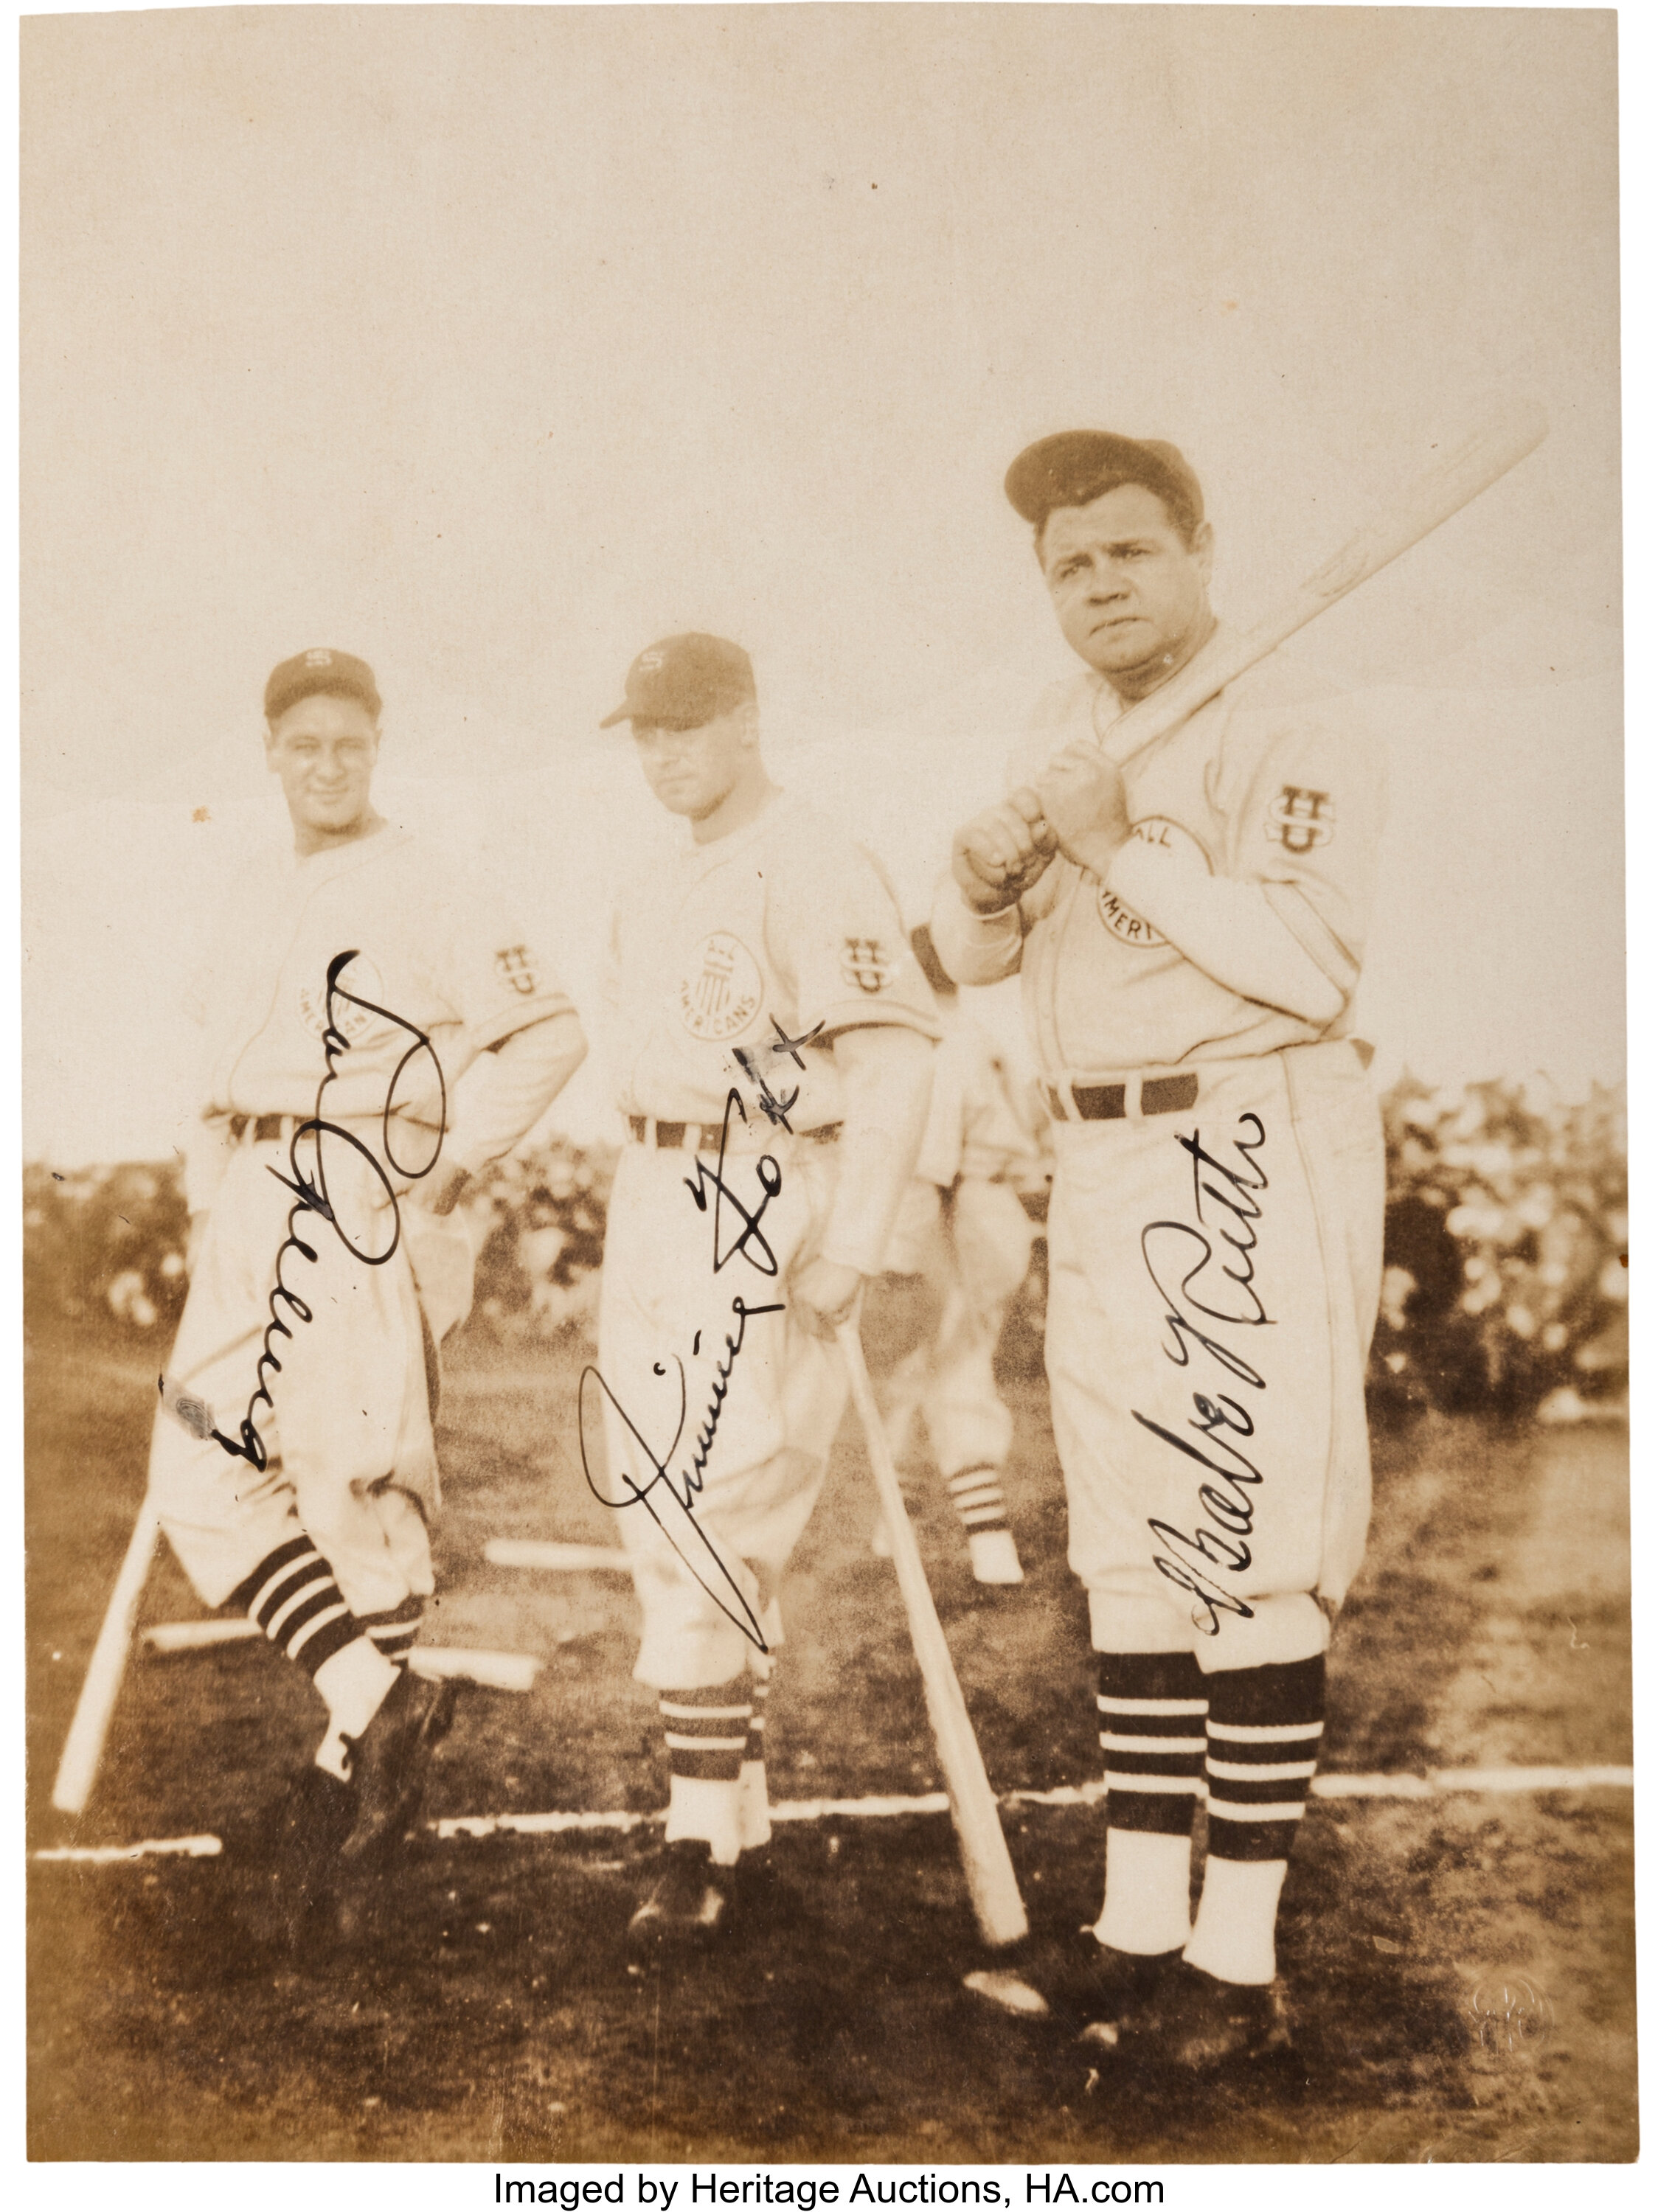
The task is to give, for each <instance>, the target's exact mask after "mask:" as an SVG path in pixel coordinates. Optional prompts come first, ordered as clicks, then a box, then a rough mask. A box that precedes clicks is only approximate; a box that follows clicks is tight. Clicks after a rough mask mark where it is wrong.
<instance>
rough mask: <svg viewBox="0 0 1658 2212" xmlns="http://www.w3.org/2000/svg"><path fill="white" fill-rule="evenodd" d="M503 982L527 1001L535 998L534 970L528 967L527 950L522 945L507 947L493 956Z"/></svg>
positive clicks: (528, 957)
mask: <svg viewBox="0 0 1658 2212" xmlns="http://www.w3.org/2000/svg"><path fill="white" fill-rule="evenodd" d="M495 964H496V966H497V968H498V969H500V971H501V975H502V979H503V981H505V982H508V983H510V984H511V986H512V987H513V989H514V990H515V991H517V992H520V993H521V994H522V995H523V996H524V997H525V998H527V999H533V997H534V996H535V970H534V969H533V968H532V967H531V965H530V956H529V951H528V949H527V947H526V946H524V945H508V946H507V947H506V948H505V950H504V951H500V952H497V954H496V956H495Z"/></svg>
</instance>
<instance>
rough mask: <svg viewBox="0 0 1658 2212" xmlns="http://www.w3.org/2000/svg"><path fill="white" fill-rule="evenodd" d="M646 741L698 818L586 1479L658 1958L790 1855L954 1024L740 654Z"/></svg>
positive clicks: (632, 718)
mask: <svg viewBox="0 0 1658 2212" xmlns="http://www.w3.org/2000/svg"><path fill="white" fill-rule="evenodd" d="M624 720H625V721H628V722H631V725H632V731H633V738H634V742H635V744H636V745H637V750H638V754H639V760H640V764H641V766H642V768H643V770H644V774H645V778H646V781H648V782H649V785H650V787H651V789H652V791H653V792H654V793H655V796H656V797H657V799H660V800H661V803H662V805H664V806H665V807H667V810H668V811H669V812H670V813H673V814H675V815H678V816H680V817H681V818H682V819H683V820H684V822H685V823H686V835H685V838H684V842H683V844H682V846H681V847H680V849H679V851H678V852H677V854H674V855H673V856H671V857H670V858H669V859H668V860H667V861H666V862H665V863H664V864H663V865H661V866H654V867H652V868H651V869H650V870H649V872H647V873H644V874H643V875H642V877H641V879H640V880H639V881H637V882H635V883H631V884H627V885H626V886H625V888H624V890H622V892H621V894H620V896H619V900H618V902H617V906H616V911H615V916H614V922H613V932H612V938H611V963H610V979H609V987H608V992H607V995H608V999H609V1003H610V1008H611V1016H612V1036H613V1056H614V1063H615V1069H616V1101H617V1104H618V1106H619V1109H620V1110H621V1113H622V1115H623V1117H624V1120H625V1127H626V1129H627V1132H628V1139H629V1141H628V1142H627V1144H626V1145H625V1146H624V1148H623V1152H622V1157H621V1160H620V1162H619V1166H618V1169H617V1174H616V1181H615V1184H614V1187H613V1190H612V1193H611V1199H610V1209H609V1217H608V1221H607V1230H606V1237H605V1261H604V1275H603V1282H602V1286H601V1290H600V1308H599V1358H598V1364H597V1366H596V1367H595V1368H594V1369H590V1370H588V1374H587V1376H585V1377H584V1378H583V1384H582V1448H583V1455H584V1458H585V1460H586V1462H587V1465H588V1474H589V1480H591V1481H592V1482H593V1484H594V1488H595V1490H596V1491H597V1492H599V1494H600V1496H601V1497H603V1498H606V1500H607V1503H609V1504H613V1505H614V1506H615V1507H616V1508H617V1518H618V1520H619V1523H620V1532H619V1533H620V1534H621V1537H622V1541H623V1542H624V1544H625V1546H626V1548H627V1553H628V1558H629V1563H630V1565H631V1568H632V1571H633V1578H634V1583H635V1587H636V1589H637V1592H638V1596H639V1601H640V1605H641V1607H642V1608H643V1616H644V1620H643V1640H642V1643H641V1646H640V1651H639V1658H638V1663H637V1668H636V1669H635V1674H636V1677H637V1679H638V1680H642V1681H644V1682H648V1683H650V1684H651V1685H653V1686H655V1688H656V1689H657V1690H658V1691H659V1692H661V1714H662V1721H663V1727H664V1733H665V1736H666V1740H667V1764H668V1772H669V1785H668V1788H669V1796H668V1811H667V1856H666V1859H665V1862H664V1864H663V1867H662V1869H661V1879H660V1880H659V1881H658V1882H657V1884H656V1886H655V1889H654V1890H653V1891H652V1893H651V1894H650V1895H649V1898H647V1899H646V1900H645V1901H644V1903H643V1905H641V1906H640V1909H639V1911H637V1913H636V1914H635V1916H634V1918H633V1921H632V1923H631V1929H630V1941H631V1942H632V1943H633V1944H634V1945H635V1946H636V1948H637V1947H643V1946H651V1945H655V1944H656V1943H658V1942H683V1941H686V1940H704V1939H707V1938H709V1937H711V1936H716V1935H717V1934H718V1933H719V1932H720V1931H721V1930H722V1929H723V1928H725V1927H726V1926H727V1925H728V1920H729V1914H730V1907H731V1900H732V1898H733V1894H734V1887H733V1875H732V1869H734V1868H735V1864H736V1863H737V1860H738V1857H739V1855H740V1854H741V1852H743V1851H745V1850H755V1849H758V1848H759V1847H760V1846H761V1845H763V1844H765V1842H767V1841H768V1840H769V1838H770V1834H771V1824H770V1820H769V1817H768V1814H767V1809H766V1793H765V1765H764V1748H763V1745H764V1737H763V1729H764V1716H765V1696H766V1691H767V1687H768V1683H769V1679H770V1675H771V1665H772V1655H773V1654H774V1652H775V1651H776V1650H777V1644H778V1643H779V1641H780V1638H781V1622H780V1620H779V1615H778V1608H777V1590H778V1586H779V1583H780V1582H781V1580H782V1577H783V1571H784V1569H785V1567H786V1566H787V1565H788V1561H789V1553H790V1552H791V1551H792V1550H793V1548H794V1546H795V1542H796V1541H798V1539H799V1537H800V1534H801V1532H802V1529H803V1528H805V1526H806V1523H807V1521H808V1518H809V1517H810V1515H811V1512H812V1509H813V1506H814V1504H815V1503H816V1500H817V1497H818V1493H819V1491H820V1487H821V1486H822V1482H823V1476H824V1472H825V1468H826V1464H827V1461H828V1455H829V1450H830V1447H831V1445H832V1443H833V1441H834V1436H835V1431H836V1429H837V1428H838V1425H839V1421H840V1417H841V1413H842V1411H843V1409H844V1403H845V1397H846V1390H847V1384H846V1381H845V1376H844V1370H843V1369H842V1365H841V1362H840V1358H839V1355H838V1351H837V1349H836V1347H835V1346H834V1343H833V1341H832V1335H833V1330H834V1328H835V1326H836V1325H837V1324H838V1322H842V1321H844V1320H845V1319H846V1318H847V1317H848V1316H850V1315H851V1314H852V1313H853V1312H854V1310H856V1305H857V1302H858V1299H859V1296H860V1293H861V1291H862V1289H863V1284H864V1282H865V1280H866V1279H868V1278H869V1276H871V1275H874V1274H876V1273H880V1272H881V1267H882V1263H883V1255H884V1254H885V1252H886V1249H887V1240H888V1237H889V1236H890V1233H891V1231H892V1226H893V1218H894V1217H895V1215H896V1212H897V1210H898V1206H899V1200H900V1197H901V1196H902V1194H903V1192H904V1189H905V1184H906V1182H908V1180H909V1177H910V1174H911V1169H912V1167H913V1165H914V1162H915V1157H916V1152H917V1147H918V1146H919V1144H920V1142H921V1137H922V1132H923V1127H924V1125H925V1122H926V1117H927V1103H928V1096H929V1092H930V1085H931V1075H932V1065H931V1064H932V1058H933V1051H934V1041H935V1039H936V1036H937V1035H938V1023H937V1019H936V1015H935V1012H934V1010H933V1004H932V998H931V994H930V992H929V990H928V988H927V985H926V983H925V981H924V980H923V977H922V975H921V972H920V969H918V968H917V965H916V963H915V958H914V956H913V954H912V953H911V950H910V946H909V944H908V942H907V940H906V939H905V935H904V932H903V927H902V924H901V921H900V920H899V913H898V909H897V907H896V904H895V902H894V901H893V896H892V893H891V891H890V890H889V888H888V887H887V884H886V882H885V880H884V878H882V876H881V873H880V872H879V870H878V868H877V867H876V866H875V863H874V862H873V861H872V860H870V859H869V856H868V855H867V854H865V853H863V851H861V850H860V849H859V848H857V847H856V845H854V844H853V843H852V842H850V840H849V839H848V838H847V837H846V836H844V834H843V833H842V832H841V831H840V830H838V829H837V828H836V827H835V826H834V825H833V824H832V823H830V822H829V821H827V820H826V819H825V818H824V817H822V816H820V815H819V814H818V813H817V812H816V811H814V809H813V808H811V807H810V806H808V805H805V804H804V803H803V802H802V801H801V800H799V799H795V798H792V797H790V796H789V795H788V794H787V793H783V792H781V791H779V790H778V789H777V787H776V786H775V785H774V784H773V783H772V782H771V779H770V777H769V776H768V775H767V773H766V769H765V762H764V759H763V757H762V756H761V752H760V747H759V716H758V708H757V705H756V701H755V692H754V679H753V670H752V667H751V665H750V663H749V659H748V656H747V653H744V652H743V651H742V649H741V647H739V646H736V645H734V644H731V643H729V642H728V641H726V640H724V639H721V638H716V637H710V636H707V635H703V634H700V633H692V634H690V635H680V636H676V637H670V638H667V639H664V640H663V641H661V642H660V643H659V644H656V645H654V646H652V647H649V649H648V650H647V651H645V652H643V653H641V654H640V655H639V657H638V659H637V660H636V661H635V662H634V664H633V665H632V667H631V669H630V671H628V677H627V686H626V697H625V701H624V702H623V704H622V705H621V706H620V707H619V708H617V710H616V712H615V713H614V714H612V715H611V716H610V717H609V718H608V721H607V725H606V726H609V724H611V723H616V722H619V721H624ZM601 1437H602V1443H601V1441H600V1439H601Z"/></svg>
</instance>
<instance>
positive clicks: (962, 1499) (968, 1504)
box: [946, 1464, 1008, 1532]
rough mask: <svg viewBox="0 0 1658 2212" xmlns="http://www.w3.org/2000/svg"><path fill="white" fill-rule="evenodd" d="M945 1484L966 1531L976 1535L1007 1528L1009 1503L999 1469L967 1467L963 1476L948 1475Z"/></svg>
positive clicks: (962, 1473) (961, 1473)
mask: <svg viewBox="0 0 1658 2212" xmlns="http://www.w3.org/2000/svg"><path fill="white" fill-rule="evenodd" d="M946 1485H947V1487H948V1490H949V1493H950V1502H951V1504H953V1505H954V1507H955V1510H956V1512H957V1514H958V1515H959V1516H960V1521H961V1525H962V1527H963V1528H967V1529H971V1530H972V1531H974V1532H977V1531H978V1530H979V1529H981V1528H1006V1527H1007V1525H1008V1501H1007V1500H1006V1498H1003V1495H1002V1470H1001V1468H999V1467H991V1466H990V1465H988V1464H986V1465H985V1466H983V1467H964V1468H962V1470H961V1472H960V1474H952V1475H948V1476H947V1477H946Z"/></svg>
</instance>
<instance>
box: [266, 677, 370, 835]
mask: <svg viewBox="0 0 1658 2212" xmlns="http://www.w3.org/2000/svg"><path fill="white" fill-rule="evenodd" d="M379 751H380V729H379V726H378V724H377V723H376V722H375V718H374V716H373V715H372V714H370V713H369V709H368V708H366V707H365V706H364V705H363V702H362V701H361V700H360V699H337V698H335V697H333V696H332V694H330V693H328V692H326V691H325V692H319V693H317V694H316V696H314V697H313V698H310V699H301V700H299V701H298V702H296V704H295V705H293V706H291V707H290V708H289V709H288V712H287V713H286V714H283V715H282V716H281V717H280V719H279V720H277V721H275V722H273V723H272V724H271V727H270V730H269V732H267V734H266V737H265V760H266V762H267V763H268V764H269V766H270V769H271V774H272V775H275V776H277V777H278V778H279V779H280V781H281V783H282V795H283V798H284V799H286V800H287V801H288V811H289V813H290V815H291V816H292V817H293V822H294V827H295V829H296V830H298V831H299V833H300V835H301V836H302V837H316V838H320V839H322V840H324V841H325V842H326V841H330V840H332V839H335V838H345V837H350V836H355V835H357V832H358V831H359V830H360V829H361V828H362V826H363V823H364V822H365V820H366V819H367V817H368V815H369V783H370V781H371V780H372V778H373V775H374V772H375V759H376V757H377V756H378V754H379Z"/></svg>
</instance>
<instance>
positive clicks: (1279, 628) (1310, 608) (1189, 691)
mask: <svg viewBox="0 0 1658 2212" xmlns="http://www.w3.org/2000/svg"><path fill="white" fill-rule="evenodd" d="M1548 435H1549V418H1548V416H1546V415H1545V413H1544V411H1543V409H1542V407H1541V406H1540V405H1539V404H1538V403H1537V402H1536V401H1535V400H1522V401H1518V402H1516V403H1515V404H1514V405H1513V406H1511V407H1509V408H1507V409H1505V410H1503V411H1502V412H1501V413H1499V414H1496V415H1493V416H1491V417H1490V419H1489V420H1488V421H1487V422H1484V424H1482V425H1481V427H1480V428H1478V429H1476V430H1474V431H1472V432H1471V433H1470V435H1468V436H1467V437H1466V438H1464V439H1463V440H1462V441H1461V443H1460V445H1455V446H1453V447H1449V448H1448V450H1447V451H1446V452H1445V453H1442V455H1441V456H1440V458H1439V459H1437V460H1436V461H1435V462H1434V463H1433V465H1431V467H1429V468H1426V469H1424V470H1423V471H1422V473H1421V474H1420V475H1419V476H1417V477H1412V478H1411V481H1410V482H1409V483H1406V484H1405V485H1404V486H1403V487H1402V488H1401V489H1399V491H1398V492H1397V493H1396V494H1395V495H1394V496H1393V498H1392V499H1390V500H1389V501H1387V503H1386V505H1385V506H1384V507H1382V508H1381V511H1380V512H1379V513H1376V514H1375V515H1373V516H1372V517H1371V519H1370V520H1369V521H1368V522H1367V523H1364V524H1362V526H1361V527H1360V528H1358V529H1357V530H1356V531H1355V532H1353V534H1352V536H1351V537H1350V538H1348V540H1347V541H1346V543H1345V544H1344V545H1341V546H1339V547H1338V549H1337V550H1336V551H1335V552H1333V553H1332V555H1331V556H1330V557H1329V559H1328V560H1327V561H1325V562H1321V563H1320V566H1319V567H1318V568H1315V569H1314V571H1313V573H1312V574H1311V575H1310V576H1308V578H1307V579H1306V580H1304V581H1303V582H1302V583H1301V584H1299V585H1298V586H1296V588H1295V591H1293V592H1291V593H1290V595H1289V598H1288V599H1285V600H1284V601H1283V604H1282V605H1279V606H1277V607H1275V608H1274V609H1273V611H1272V612H1271V614H1269V615H1268V616H1267V617H1265V620H1264V621H1261V622H1258V623H1256V624H1255V626H1254V628H1253V629H1248V630H1244V631H1242V632H1240V635H1238V636H1237V637H1235V638H1233V639H1231V640H1230V641H1228V644H1227V647H1226V649H1225V650H1224V651H1222V652H1221V653H1216V654H1214V655H1209V654H1205V653H1199V654H1198V659H1196V660H1194V661H1188V662H1187V664H1186V666H1185V667H1184V668H1183V669H1181V671H1180V672H1179V675H1178V676H1172V677H1171V678H1169V680H1168V682H1167V684H1163V685H1161V687H1160V688H1159V689H1158V690H1155V691H1154V692H1152V693H1151V694H1150V695H1149V696H1148V697H1147V698H1144V699H1142V700H1140V701H1138V702H1137V703H1136V704H1135V705H1134V706H1132V707H1131V708H1129V710H1128V712H1127V713H1126V714H1123V715H1121V716H1119V719H1118V720H1116V721H1115V722H1113V723H1112V725H1111V726H1110V728H1109V730H1107V731H1106V732H1105V734H1104V737H1103V738H1102V743H1103V744H1104V747H1105V750H1106V752H1107V753H1108V754H1109V755H1110V757H1111V758H1112V760H1114V761H1115V762H1116V763H1118V765H1119V767H1120V766H1121V765H1122V763H1124V762H1125V761H1128V760H1131V759H1132V758H1133V757H1134V755H1135V754H1136V753H1137V752H1139V751H1140V750H1142V748H1143V747H1144V746H1146V745H1149V744H1152V743H1154V742H1155V739H1157V738H1161V737H1167V734H1168V732H1170V731H1171V730H1173V729H1178V728H1179V725H1180V724H1181V723H1182V722H1184V721H1185V720H1186V719H1187V717H1188V716H1189V715H1192V714H1196V713H1197V711H1198V708H1199V707H1202V706H1206V705H1207V704H1208V702H1209V701H1210V700H1211V699H1212V698H1213V697H1214V696H1215V694H1216V692H1217V691H1221V690H1224V689H1225V687H1226V686H1227V685H1228V684H1231V683H1234V682H1235V681H1236V679H1237V678H1239V677H1240V676H1241V675H1242V674H1243V672H1244V671H1245V670H1246V669H1247V668H1253V666H1254V665H1255V663H1256V662H1257V661H1258V660H1265V658H1266V656H1267V654H1268V653H1272V652H1275V651H1276V650H1277V647H1279V646H1281V645H1282V644H1283V641H1284V640H1285V639H1286V638H1287V637H1293V636H1294V635H1295V632H1296V631H1297V630H1298V629H1303V628H1304V627H1305V626H1306V624H1307V623H1310V622H1311V621H1312V620H1313V617H1314V616H1315V615H1321V614H1322V613H1323V612H1324V611H1325V609H1326V607H1333V606H1334V605H1335V604H1336V602H1337V601H1338V599H1345V598H1346V597H1347V594H1348V593H1349V592H1352V591H1356V589H1357V588H1358V586H1360V585H1361V584H1362V583H1364V582H1365V581H1366V580H1368V578H1370V577H1372V576H1374V575H1375V574H1376V572H1377V570H1378V569H1381V568H1386V567H1387V564H1388V562H1390V561H1396V560H1397V559H1398V558H1399V555H1400V554H1401V553H1407V552H1409V550H1410V549H1411V546H1413V545H1416V544H1420V543H1421V541H1422V540H1423V538H1426V537H1427V536H1428V535H1429V532H1431V531H1435V530H1437V529H1438V527H1439V526H1440V524H1441V523H1442V522H1448V521H1449V520H1450V519H1451V517H1452V516H1453V515H1454V514H1456V513H1460V511H1461V509H1462V508H1463V507H1466V506H1467V505H1468V503H1469V501H1471V500H1474V499H1478V496H1479V495H1480V493H1481V492H1483V491H1486V490H1489V489H1490V486H1491V485H1492V484H1494V483H1496V481H1497V479H1498V477H1505V476H1507V474H1508V473H1509V470H1510V469H1511V468H1513V467H1515V465H1516V464H1517V463H1518V462H1521V461H1523V460H1524V459H1525V458H1526V456H1527V453H1534V452H1535V451H1536V449H1537V448H1538V447H1539V446H1540V445H1541V444H1542V442H1543V441H1544V439H1545V438H1546V437H1547V436H1548Z"/></svg>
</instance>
